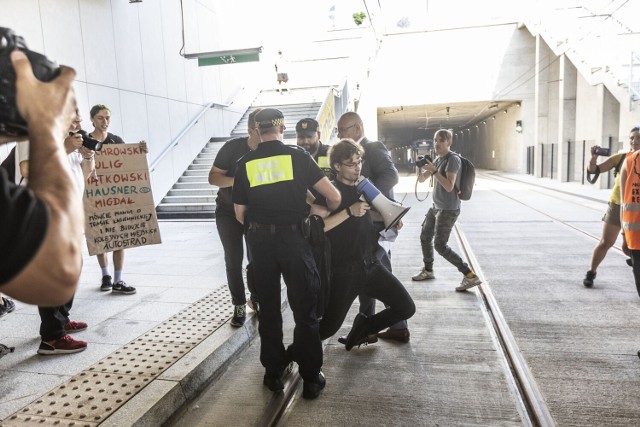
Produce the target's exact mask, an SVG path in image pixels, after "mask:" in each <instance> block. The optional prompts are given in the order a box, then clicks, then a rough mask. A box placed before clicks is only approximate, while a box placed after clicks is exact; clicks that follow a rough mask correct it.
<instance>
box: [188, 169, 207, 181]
mask: <svg viewBox="0 0 640 427" xmlns="http://www.w3.org/2000/svg"><path fill="white" fill-rule="evenodd" d="M182 176H183V177H184V176H195V177H198V178H199V179H200V180H202V181H207V180H208V179H209V170H208V169H187V170H186V171H184V174H183V175H182Z"/></svg>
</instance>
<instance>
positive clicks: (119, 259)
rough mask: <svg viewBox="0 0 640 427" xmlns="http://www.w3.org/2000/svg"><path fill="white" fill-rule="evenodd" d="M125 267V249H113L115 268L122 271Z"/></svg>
mask: <svg viewBox="0 0 640 427" xmlns="http://www.w3.org/2000/svg"><path fill="white" fill-rule="evenodd" d="M123 268H124V249H120V250H117V251H113V269H114V270H118V271H122V269H123Z"/></svg>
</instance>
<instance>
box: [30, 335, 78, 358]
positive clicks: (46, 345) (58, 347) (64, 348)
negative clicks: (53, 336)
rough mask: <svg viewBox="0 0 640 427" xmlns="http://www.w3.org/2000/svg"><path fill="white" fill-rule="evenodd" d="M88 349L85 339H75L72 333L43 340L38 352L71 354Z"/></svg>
mask: <svg viewBox="0 0 640 427" xmlns="http://www.w3.org/2000/svg"><path fill="white" fill-rule="evenodd" d="M86 349H87V343H86V342H85V341H80V340H74V339H73V338H71V336H70V335H65V336H63V337H62V338H59V339H57V340H51V341H42V342H41V343H40V347H39V348H38V354H45V355H49V354H69V353H78V352H80V351H83V350H86Z"/></svg>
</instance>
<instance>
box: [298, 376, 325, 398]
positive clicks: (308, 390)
mask: <svg viewBox="0 0 640 427" xmlns="http://www.w3.org/2000/svg"><path fill="white" fill-rule="evenodd" d="M325 385H327V380H326V379H325V378H324V374H323V373H322V371H320V373H319V374H318V376H317V377H316V379H315V380H313V381H305V382H304V384H303V386H302V397H303V398H304V399H315V398H316V397H318V396H320V392H321V391H322V389H323V388H324V386H325Z"/></svg>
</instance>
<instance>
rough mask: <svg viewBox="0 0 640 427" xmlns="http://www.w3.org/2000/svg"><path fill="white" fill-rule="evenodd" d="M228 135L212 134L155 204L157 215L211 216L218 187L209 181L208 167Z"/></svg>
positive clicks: (173, 217) (164, 216)
mask: <svg viewBox="0 0 640 427" xmlns="http://www.w3.org/2000/svg"><path fill="white" fill-rule="evenodd" d="M228 139H229V138H227V137H222V138H217V137H216V138H211V139H210V140H209V142H208V143H207V145H206V146H205V147H204V148H203V149H202V151H201V152H200V154H198V156H197V157H196V158H195V159H193V162H192V163H191V165H189V167H188V168H187V170H186V171H184V173H183V174H182V176H181V177H180V178H179V179H178V182H176V183H175V184H174V185H173V187H172V188H171V190H169V193H167V195H166V196H165V197H164V198H163V199H162V202H160V204H159V205H158V206H156V213H157V215H158V219H213V218H214V217H215V209H216V195H217V194H218V187H216V186H214V185H211V184H209V170H211V165H213V161H214V159H215V158H216V155H217V154H218V151H219V150H220V147H222V145H223V144H224V142H225V141H227V140H228Z"/></svg>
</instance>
